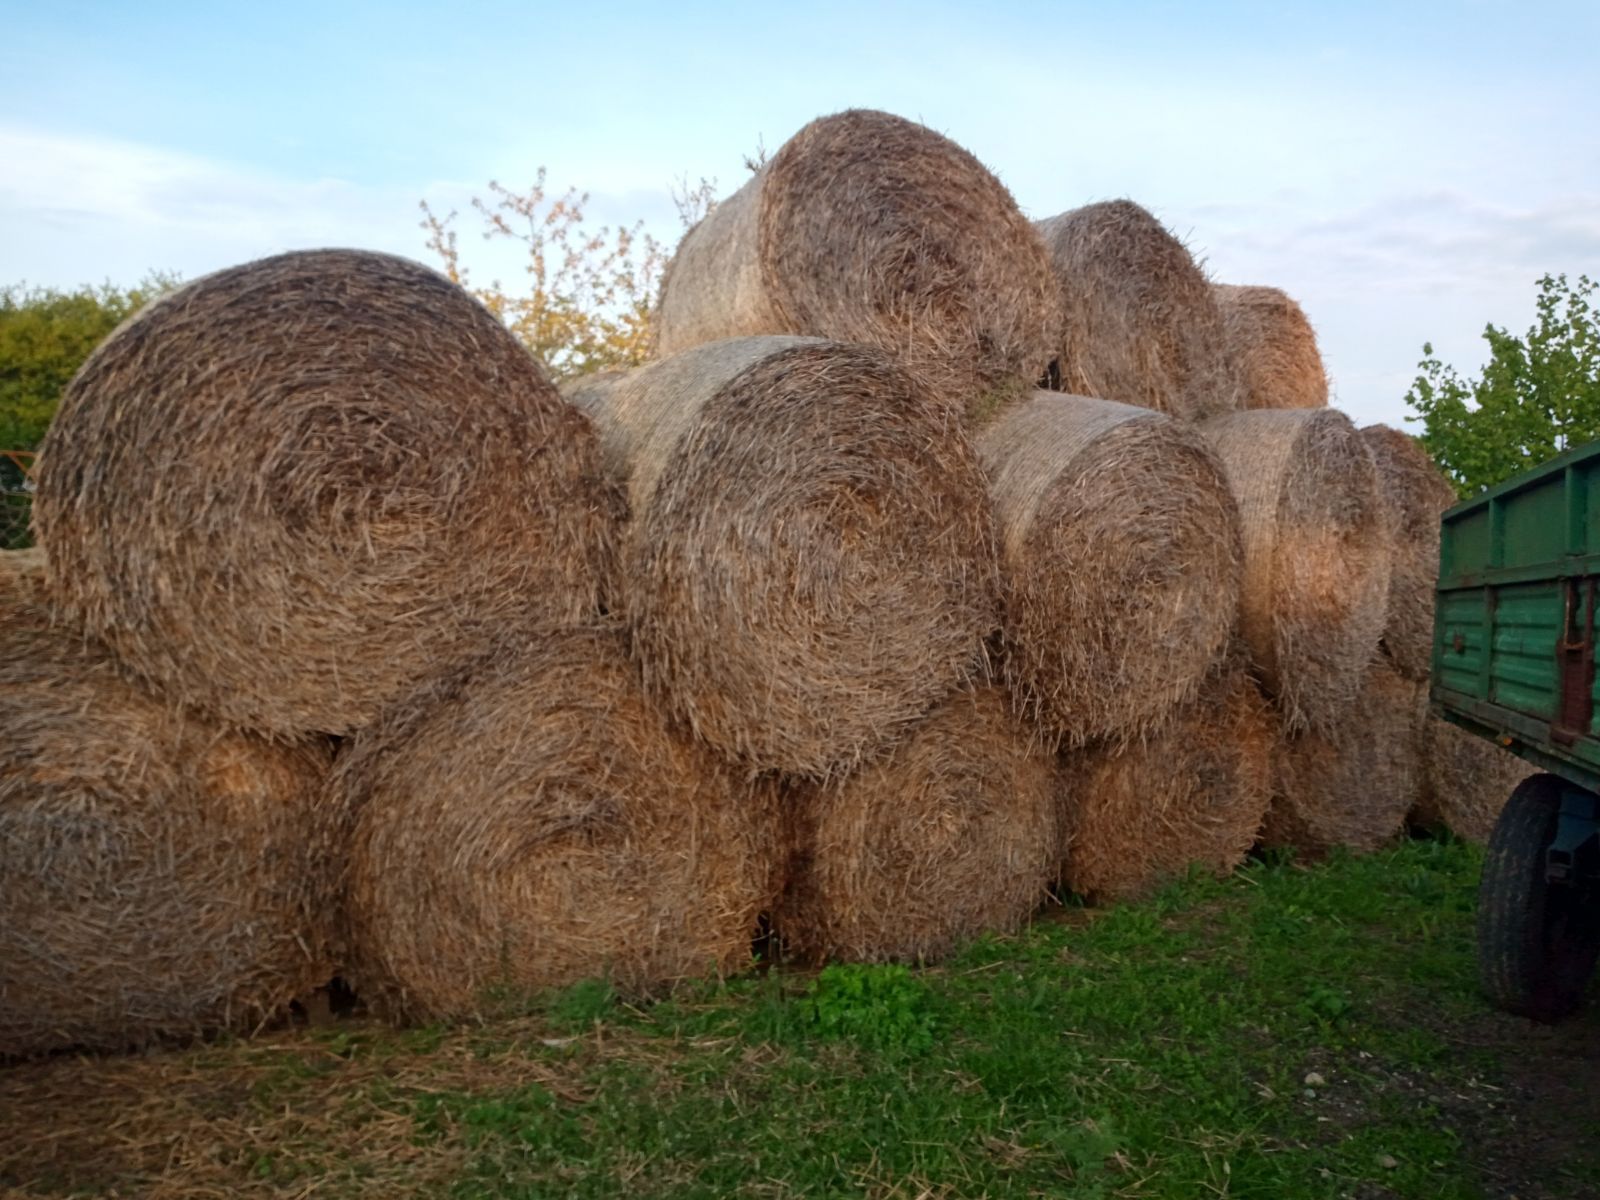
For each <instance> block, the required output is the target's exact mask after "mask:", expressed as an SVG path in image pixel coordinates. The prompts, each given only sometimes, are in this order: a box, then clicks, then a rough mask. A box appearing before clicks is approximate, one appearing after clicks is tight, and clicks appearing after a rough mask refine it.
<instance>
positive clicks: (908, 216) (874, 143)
mask: <svg viewBox="0 0 1600 1200" xmlns="http://www.w3.org/2000/svg"><path fill="white" fill-rule="evenodd" d="M1060 319H1061V316H1060V307H1059V304H1058V302H1057V299H1056V296H1055V291H1054V288H1053V285H1052V282H1051V279H1050V269H1049V265H1048V263H1047V262H1046V261H1045V253H1044V247H1043V246H1042V245H1041V244H1040V242H1039V238H1038V235H1037V234H1036V233H1035V232H1034V231H1033V228H1032V227H1031V226H1030V225H1029V224H1028V222H1027V220H1026V219H1025V218H1024V217H1023V216H1022V214H1021V212H1019V211H1018V209H1017V205H1016V202H1015V201H1014V200H1013V199H1012V198H1011V194H1010V193H1009V192H1008V191H1006V189H1005V187H1004V186H1003V185H1002V184H1001V183H1000V181H999V180H998V179H996V178H995V177H994V176H993V175H992V174H990V173H989V171H988V170H986V169H985V168H984V166H983V164H982V163H980V162H978V160H977V159H975V158H973V157H972V155H970V154H968V153H967V152H966V151H965V150H963V149H962V148H961V147H960V146H957V145H956V144H955V143H954V142H952V141H950V140H949V139H948V138H945V137H942V136H940V135H939V134H937V133H934V132H933V131H932V130H930V129H926V128H924V127H923V126H921V125H918V124H916V123H914V122H912V121H907V120H904V119H903V118H900V117H896V116H891V115H890V114H888V113H882V112H872V111H869V110H863V109H852V110H850V111H848V112H842V113H836V114H834V115H833V116H829V117H823V118H821V119H819V120H816V121H813V122H812V123H811V124H809V125H807V126H806V127H805V128H804V129H802V130H800V132H799V133H797V134H795V135H794V136H793V137H792V138H790V139H789V141H788V142H786V143H785V144H784V146H783V147H782V149H780V150H779V151H778V152H777V153H776V154H775V155H773V157H772V160H771V161H770V162H768V163H767V164H766V165H765V166H763V167H762V168H761V169H760V170H759V171H757V172H756V174H755V176H754V178H752V179H750V180H749V181H748V182H747V183H746V184H745V185H744V187H742V188H740V189H739V190H738V191H737V192H735V193H734V194H733V195H732V196H730V197H729V198H728V199H726V200H724V201H722V203H720V204H719V205H717V207H716V208H715V209H713V210H712V212H711V214H710V215H709V216H707V217H706V218H705V220H703V221H701V222H700V223H699V224H698V225H696V226H695V227H694V228H693V229H691V230H690V231H689V232H688V234H687V235H686V236H685V237H684V239H683V242H682V244H681V245H680V246H679V247H678V250H677V253H676V254H675V255H674V257H673V260H672V263H671V265H670V266H669V267H668V269H667V274H666V278H665V280H664V281H663V284H662V290H661V304H660V308H659V310H658V311H657V313H656V317H655V328H656V338H657V350H658V352H659V353H660V354H662V355H672V354H676V353H678V352H680V351H682V350H687V349H689V348H690V347H692V346H697V345H700V344H701V343H704V342H710V341H715V340H717V339H720V338H729V337H743V336H748V335H754V334H769V333H796V334H815V335H817V336H819V337H828V338H836V339H838V340H839V341H842V342H859V343H862V344H864V345H869V346H877V347H879V348H880V349H883V350H887V351H889V352H891V353H894V354H896V355H900V356H902V357H903V358H904V360H905V361H906V363H907V364H908V365H909V366H910V367H911V368H912V370H913V373H914V374H915V375H916V376H917V378H918V380H919V381H920V382H922V383H924V384H926V385H928V386H930V387H932V388H933V389H934V390H935V391H937V392H938V393H939V394H940V395H942V396H944V397H946V398H947V399H949V400H951V401H952V402H953V403H956V404H957V405H958V406H966V405H969V404H972V405H974V406H975V407H976V408H981V407H982V406H983V403H984V401H985V400H986V399H989V400H992V399H994V398H996V397H999V396H1004V395H1009V394H1010V393H1011V392H1012V391H1020V390H1025V389H1026V388H1028V387H1031V386H1032V385H1033V384H1034V383H1035V382H1036V381H1037V380H1038V379H1040V378H1041V377H1042V376H1043V375H1044V373H1045V371H1046V369H1047V368H1048V366H1049V363H1050V360H1051V358H1052V356H1053V355H1054V354H1055V344H1054V343H1055V337H1056V330H1057V328H1058V327H1059V324H1060Z"/></svg>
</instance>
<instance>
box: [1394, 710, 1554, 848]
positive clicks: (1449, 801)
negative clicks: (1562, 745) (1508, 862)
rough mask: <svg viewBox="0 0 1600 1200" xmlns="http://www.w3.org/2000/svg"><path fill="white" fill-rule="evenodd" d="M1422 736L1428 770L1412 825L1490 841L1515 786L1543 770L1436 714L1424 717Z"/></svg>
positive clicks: (1426, 768) (1424, 776) (1424, 774)
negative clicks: (1490, 836) (1538, 770)
mask: <svg viewBox="0 0 1600 1200" xmlns="http://www.w3.org/2000/svg"><path fill="white" fill-rule="evenodd" d="M1419 736H1420V738H1421V755H1422V760H1423V768H1424V769H1423V773H1422V787H1421V790H1420V793H1419V795H1418V797H1417V802H1416V804H1415V806H1413V808H1412V810H1411V823H1412V824H1413V825H1416V826H1419V827H1421V828H1440V827H1442V828H1445V829H1448V830H1449V831H1450V832H1451V833H1453V834H1455V835H1456V836H1457V837H1460V838H1465V839H1466V840H1467V841H1470V842H1488V840H1489V835H1490V834H1491V833H1493V832H1494V826H1495V822H1496V821H1498V820H1499V819H1500V810H1501V809H1503V808H1504V807H1505V806H1506V800H1507V798H1508V797H1510V795H1511V791H1512V789H1513V788H1515V787H1516V786H1517V784H1519V783H1521V782H1522V781H1523V780H1524V779H1526V778H1527V777H1528V776H1529V775H1533V774H1536V773H1537V768H1536V767H1533V766H1531V765H1529V764H1528V763H1527V762H1526V761H1525V760H1523V759H1520V758H1518V757H1517V756H1516V755H1515V754H1513V753H1511V751H1509V750H1506V749H1503V748H1502V747H1500V746H1497V745H1495V743H1494V742H1492V741H1490V740H1489V739H1488V738H1484V737H1479V736H1478V735H1477V734H1474V733H1468V732H1467V731H1466V730H1465V729H1462V728H1461V727H1460V726H1459V725H1452V724H1451V723H1450V722H1449V721H1446V720H1443V719H1442V718H1440V717H1436V716H1434V715H1433V714H1432V713H1428V714H1427V715H1426V716H1425V717H1424V719H1423V721H1422V726H1421V729H1420V731H1419Z"/></svg>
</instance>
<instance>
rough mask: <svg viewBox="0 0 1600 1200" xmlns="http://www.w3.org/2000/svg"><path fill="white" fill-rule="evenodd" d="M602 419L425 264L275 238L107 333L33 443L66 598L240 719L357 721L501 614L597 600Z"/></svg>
mask: <svg viewBox="0 0 1600 1200" xmlns="http://www.w3.org/2000/svg"><path fill="white" fill-rule="evenodd" d="M617 517H618V512H617V511H616V502H615V500H614V499H613V498H611V497H610V496H609V494H608V493H607V492H606V491H605V489H604V487H603V485H602V481H601V475H600V469H599V455H598V447H597V445H596V443H595V439H594V435H593V431H592V430H591V429H590V428H589V426H588V423H587V422H586V421H585V420H584V419H583V417H582V416H581V415H580V414H578V413H577V412H575V411H573V410H572V409H571V408H570V407H569V406H567V405H566V404H564V403H563V402H562V400H561V398H560V396H559V395H557V393H556V391H555V388H554V387H553V386H552V385H551V384H550V383H549V382H548V381H547V380H546V379H545V377H544V375H543V372H542V371H541V369H540V368H539V366H538V365H537V364H536V363H535V362H534V361H533V359H532V358H531V357H529V355H528V354H527V353H526V352H525V351H524V350H523V349H522V347H521V346H520V344H519V343H517V342H516V340H515V339H514V338H512V336H511V335H510V334H509V333H508V332H507V331H506V330H505V328H504V327H503V326H502V325H501V324H500V323H499V322H498V321H496V320H495V318H494V317H492V316H491V315H490V314H489V313H488V311H487V310H485V309H484V308H483V307H482V306H481V305H479V304H478V303H477V302H476V301H474V300H473V299H471V297H469V296H468V295H467V294H466V293H465V292H464V291H462V290H461V289H460V288H458V287H456V286H455V285H454V284H452V283H450V282H449V281H448V280H446V279H444V278H443V277H442V276H440V275H437V274H435V273H434V272H433V271H430V270H428V269H426V268H424V267H421V266H418V265H417V264H415V263H411V262H408V261H406V260H404V259H399V258H392V257H389V256H386V255H380V254H369V253H364V252H358V251H346V250H321V251H307V252H301V253H294V254H285V255H280V256H278V257H276V258H269V259H263V260H261V261H260V262H255V263H249V264H247V265H245V266H241V267H235V268H232V269H230V270H226V271H221V272H218V273H217V274H215V275H210V276H207V277H205V278H204V279H200V280H197V281H196V282H194V283H192V284H190V285H188V286H187V287H185V288H182V289H181V290H179V291H177V292H175V293H173V294H171V295H169V296H166V297H164V298H163V299H161V300H158V301H157V302H155V303H154V304H151V305H150V306H149V307H147V308H146V309H144V310H143V311H142V312H141V313H139V314H138V315H137V316H135V317H134V318H132V319H131V320H130V321H128V322H127V323H125V324H124V325H123V326H122V327H121V328H119V329H118V330H117V331H116V332H115V333H113V334H112V335H111V337H110V338H108V339H107V340H106V342H105V343H104V344H103V345H102V346H101V347H100V348H99V349H98V350H96V351H95V353H94V354H93V355H92V356H91V357H90V359H89V361H88V362H87V363H86V364H85V365H84V367H83V369H82V370H81V371H80V372H79V373H78V375H77V377H76V378H75V379H74V380H73V382H72V384H71V385H70V386H69V387H68V389H67V392H66V395H65V396H64V398H63V400H62V404H61V409H60V412H59V413H58V414H57V416H56V418H55V422H54V424H53V425H52V426H51V428H50V433H49V435H48V437H47V438H46V440H45V443H44V447H43V449H42V451H41V454H40V458H39V471H38V496H37V500H36V502H35V506H34V521H35V527H36V531H37V534H38V538H39V542H40V544H41V545H43V546H44V547H45V549H46V551H47V553H48V555H49V559H50V563H51V567H52V576H51V578H52V581H53V589H54V595H55V601H56V602H57V604H58V605H59V607H60V610H61V612H62V614H63V615H64V617H65V618H66V619H67V620H69V621H70V622H71V623H73V624H75V625H78V626H80V627H82V628H84V629H85V630H87V631H88V632H89V633H91V634H93V635H95V636H97V637H100V638H102V639H104V640H105V641H106V642H107V643H109V644H110V646H111V647H112V648H113V649H114V650H115V651H116V653H117V654H118V656H119V657H120V658H121V659H122V660H123V661H124V662H126V663H127V664H128V666H130V667H131V668H133V669H134V670H135V671H137V672H138V673H139V674H141V675H143V676H145V677H146V678H147V679H149V680H152V681H154V682H155V683H156V684H157V685H158V686H160V687H161V689H162V690H163V691H164V692H167V693H169V694H171V695H172V696H174V697H175V698H177V699H179V700H181V701H182V702H184V703H187V704H192V705H195V706H197V707H201V708H204V709H207V710H209V711H211V712H213V713H215V714H216V715H218V716H219V717H221V718H222V719H224V720H225V721H227V722H229V723H231V724H233V725H237V726H241V727H246V728H251V729H258V730H261V731H264V732H268V733H272V734H280V735H293V734H296V733H298V732H300V731H306V730H319V731H323V732H328V733H348V732H351V731H353V730H355V729H358V728H360V727H361V726H362V725H364V724H366V723H367V722H368V721H370V720H372V719H373V718H374V717H375V716H376V715H377V713H378V712H379V711H380V710H381V709H382V708H383V706H384V705H386V704H388V703H390V702H392V701H394V700H396V699H397V698H398V697H400V696H402V695H404V694H405V693H406V692H407V691H408V690H409V689H410V688H411V687H412V686H413V685H414V684H415V683H416V682H417V681H418V680H420V679H422V678H424V677H426V676H427V675H428V674H430V673H431V672H434V671H437V670H443V669H447V668H448V667H449V666H450V665H452V664H453V663H457V662H461V661H465V660H466V659H468V658H470V657H472V656H474V655H477V654H481V653H482V652H483V651H484V650H485V648H486V647H487V646H489V645H490V644H492V641H493V640H494V639H495V638H497V637H499V636H501V634H502V633H503V632H504V630H505V629H506V628H507V627H526V626H528V625H529V624H530V623H531V622H532V621H534V620H535V619H543V620H577V619H583V618H588V617H590V616H592V614H593V612H594V610H595V608H596V606H597V604H598V603H599V602H600V589H601V581H602V578H603V575H604V573H605V572H606V571H607V570H608V569H609V568H608V554H609V546H610V542H611V538H612V537H613V536H614V527H615V523H616V520H617Z"/></svg>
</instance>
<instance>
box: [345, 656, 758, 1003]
mask: <svg viewBox="0 0 1600 1200" xmlns="http://www.w3.org/2000/svg"><path fill="white" fill-rule="evenodd" d="M334 787H335V789H336V790H337V791H338V792H339V794H340V795H341V796H343V797H345V798H347V802H348V803H349V804H350V805H351V807H352V809H353V810H354V811H355V812H356V813H357V814H358V815H357V818H356V824H355V829H354V834H353V837H352V840H351V850H350V866H349V879H348V888H347V898H346V909H347V915H348V920H349V939H348V940H349V943H350V946H351V953H352V959H353V962H352V969H351V979H352V982H353V984H354V986H355V988H356V991H357V993H358V994H359V995H361V996H362V997H364V998H365V999H366V1000H367V1001H368V1003H369V1004H371V1005H373V1006H374V1007H375V1008H376V1009H377V1010H378V1011H380V1012H382V1013H384V1014H386V1015H388V1016H391V1017H394V1018H399V1019H414V1018H432V1017H458V1016H464V1015H469V1014H485V1013H491V1012H494V1011H496V1010H497V1009H498V1008H499V1007H501V1006H502V1005H505V1004H511V1005H515V1004H516V1003H517V1002H519V1001H521V1000H524V999H525V998H526V997H527V996H528V995H530V994H532V993H536V992H538V991H540V990H543V989H545V988H551V987H561V986H565V985H568V984H572V983H574V982H577V981H579V980H582V979H586V978H592V977H599V976H604V977H608V978H609V979H610V980H611V981H612V982H613V983H614V985H615V986H617V987H618V988H620V989H623V990H625V991H628V992H640V991H644V990H646V989H649V988H651V987H654V986H656V985H660V984H663V983H667V982H669V981H672V980H675V979H679V978H682V977H685V976H693V975H700V974H703V973H705V972H708V971H713V970H733V969H736V968H738V967H739V966H741V965H742V964H745V963H747V962H748V961H749V958H750V947H751V939H752V937H753V936H754V934H755V931H756V926H757V923H758V918H759V915H760V913H761V912H762V911H763V909H764V908H765V907H766V906H767V904H768V901H769V898H770V892H771V890H772V889H773V887H774V886H775V885H774V873H775V864H776V862H777V859H778V855H779V849H778V845H777V833H776V828H775V823H774V817H773V810H772V803H771V800H770V797H769V795H768V792H767V790H765V789H761V788H752V787H748V786H740V785H736V783H735V781H734V779H733V778H732V776H731V775H730V773H729V772H728V771H726V770H725V769H723V768H722V767H721V766H720V765H719V764H718V762H717V761H716V760H715V759H714V757H713V756H711V755H710V754H709V752H708V751H706V750H705V749H704V748H703V747H700V746H699V745H698V744H696V743H695V742H693V741H691V740H689V739H686V738H682V737H678V736H675V735H673V734H672V733H671V732H670V731H669V729H668V727H667V725H666V723H665V720H664V718H663V717H662V716H661V715H660V713H659V712H658V710H656V709H655V708H654V707H653V706H652V705H651V704H649V703H648V702H647V700H646V698H645V696H644V694H643V692H642V691H641V690H640V688H639V685H638V682H637V679H636V677H635V675H634V674H633V672H632V670H631V668H630V667H629V665H628V663H627V660H626V657H625V653H624V649H623V646H622V639H621V637H620V635H619V634H617V632H616V631H614V630H610V629H596V628H588V629H568V630H562V631H557V632H552V633H550V634H549V635H548V636H547V637H545V638H543V639H542V640H540V641H539V642H537V643H536V644H534V645H532V646H530V647H528V648H527V649H526V650H524V651H523V652H522V653H520V654H516V655H501V656H497V657H493V658H491V659H488V660H486V661H484V662H481V663H479V664H477V665H476V666H474V667H472V668H471V669H470V670H467V671H463V672H461V673H460V674H459V675H458V676H456V677H455V678H453V679H450V680H448V681H446V682H445V683H442V684H440V685H438V686H435V687H430V688H426V689H424V691H423V692H422V693H420V694H418V695H417V696H415V697H413V698H412V699H410V700H409V701H407V702H406V703H405V704H404V705H402V706H400V707H399V708H397V709H396V710H395V711H394V712H393V713H391V714H390V715H389V716H387V717H386V718H385V719H384V720H383V721H382V722H380V723H379V724H378V725H376V726H374V727H372V728H370V729H368V730H366V731H364V732H363V733H360V734H358V735H357V736H356V737H355V738H354V739H352V740H351V742H350V743H349V747H348V752H347V754H346V755H345V756H343V757H341V759H340V765H339V767H338V768H337V769H336V772H335V778H334Z"/></svg>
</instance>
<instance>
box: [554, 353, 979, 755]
mask: <svg viewBox="0 0 1600 1200" xmlns="http://www.w3.org/2000/svg"><path fill="white" fill-rule="evenodd" d="M570 395H571V396H572V399H573V401H574V402H575V403H576V404H578V405H579V406H580V407H582V408H583V409H585V410H586V411H587V412H589V413H590V414H591V415H592V416H593V418H594V420H595V423H596V425H597V426H598V428H599V429H600V431H601V438H602V442H603V445H604V448H605V457H606V462H607V466H608V468H609V470H610V471H611V472H612V473H613V475H614V476H615V477H616V478H618V479H619V480H621V481H622V482H623V485H624V486H625V488H626V490H627V493H628V496H629V498H630V501H631V504H632V509H633V521H632V524H631V526H630V527H629V529H628V531H627V533H626V535H625V538H624V549H623V554H622V558H623V568H622V572H621V575H622V579H623V584H622V599H623V605H624V607H625V608H626V610H627V613H628V616H629V619H630V622H631V624H632V627H633V634H634V639H633V642H634V651H635V654H636V656H637V658H638V660H639V662H640V664H641V666H642V668H643V671H644V676H645V681H646V686H647V687H648V689H649V691H650V692H651V693H652V695H654V696H655V697H657V698H658V699H659V700H660V701H661V702H662V703H663V705H664V706H665V707H667V708H668V709H669V711H670V712H671V713H672V714H673V715H674V716H676V717H677V718H679V719H681V720H683V721H685V722H687V723H688V724H689V725H691V726H692V727H693V728H694V730H695V731H696V732H697V733H698V734H699V735H700V736H701V737H703V738H705V739H706V740H707V741H709V742H710V743H711V744H712V745H714V746H716V747H717V748H718V749H719V750H720V751H722V752H723V753H725V754H727V755H730V756H733V757H736V758H738V759H740V760H741V761H742V762H743V763H744V764H745V765H747V766H749V767H751V768H754V769H757V770H765V769H779V770H783V771H788V772H793V773H796V774H804V775H809V776H814V777H821V776H825V775H828V774H830V773H833V772H836V771H838V770H841V769H843V768H845V767H848V766H849V765H851V764H854V763H855V762H857V761H859V760H860V759H861V758H863V757H864V756H866V755H868V754H870V753H872V752H874V751H875V750H876V748H877V747H878V745H879V744H880V743H882V742H884V741H885V740H887V739H889V738H891V737H893V736H894V734H895V733H896V732H897V731H898V730H899V729H901V728H903V727H904V726H905V725H907V724H909V723H910V722H911V721H913V720H915V719H916V718H917V717H919V716H920V715H921V714H922V713H923V712H925V711H926V710H927V709H928V708H929V707H930V706H931V705H933V704H934V703H935V702H937V701H938V699H939V698H940V697H941V696H943V695H944V694H945V693H946V692H947V691H949V690H950V688H951V687H953V686H955V685H956V683H957V682H958V681H959V680H960V679H961V678H962V676H963V674H964V672H966V671H967V670H968V669H969V667H970V665H971V663H972V661H973V659H974V656H975V654H976V653H977V651H978V649H979V648H980V646H981V644H982V642H983V639H984V638H985V637H987V636H988V635H989V634H990V633H991V632H992V631H993V629H994V628H995V626H996V625H997V624H998V620H999V613H998V599H997V590H998V578H997V571H996V566H995V548H994V538H993V532H992V519H991V515H990V510H989V505H988V500H987V497H986V496H985V493H984V479H983V472H982V469H981V468H980V466H979V464H978V461H977V457H976V455H975V454H974V452H973V450H972V448H971V446H970V445H969V443H968V442H967V440H966V438H965V436H964V435H963V434H962V432H961V430H960V429H959V428H958V427H957V425H956V424H955V422H954V421H953V420H951V418H950V417H949V415H948V413H947V412H946V411H945V410H944V409H942V408H941V407H940V406H939V405H937V404H936V403H934V402H932V401H930V400H928V399H927V397H926V396H925V395H924V394H923V393H922V392H920V391H919V390H918V388H917V387H916V386H915V384H914V383H913V382H912V380H911V378H910V377H909V376H908V375H907V374H906V372H905V371H904V370H902V369H901V368H900V367H899V366H897V365H895V364H894V363H893V362H891V361H890V360H889V359H888V358H887V357H886V356H885V355H883V354H882V353H881V352H880V351H876V350H872V349H870V348H868V347H863V346H845V345H841V344H839V343H834V342H823V341H818V340H816V339H808V338H789V337H771V338H743V339H733V340H729V341H724V342H715V343H712V344H710V345H706V346H698V347H696V348H694V349H693V350H688V351H685V352H684V353H683V354H680V355H677V356H675V357H673V358H671V359H668V360H665V361H663V362H659V363H654V364H652V365H650V366H646V367H643V368H641V369H639V370H638V371H635V372H631V373H629V374H627V375H623V376H616V375H613V376H608V377H603V378H600V379H596V380H593V381H587V382H584V383H582V384H581V385H580V386H578V387H576V388H574V389H572V390H571V391H570Z"/></svg>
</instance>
